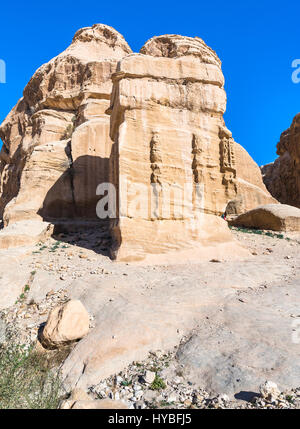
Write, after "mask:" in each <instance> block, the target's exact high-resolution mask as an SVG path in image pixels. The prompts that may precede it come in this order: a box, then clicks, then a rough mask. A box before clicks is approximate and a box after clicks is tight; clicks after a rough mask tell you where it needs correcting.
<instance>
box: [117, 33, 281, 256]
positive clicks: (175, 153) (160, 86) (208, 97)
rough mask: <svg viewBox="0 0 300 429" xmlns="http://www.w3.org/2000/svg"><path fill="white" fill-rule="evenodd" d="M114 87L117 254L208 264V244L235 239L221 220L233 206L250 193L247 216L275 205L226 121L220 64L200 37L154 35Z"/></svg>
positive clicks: (122, 65) (126, 62)
mask: <svg viewBox="0 0 300 429" xmlns="http://www.w3.org/2000/svg"><path fill="white" fill-rule="evenodd" d="M113 82H114V87H113V93H112V103H111V138H112V140H113V141H114V145H113V149H112V156H111V167H110V169H109V170H110V172H111V173H112V178H111V182H112V183H114V184H115V185H116V187H117V189H118V199H117V200H118V201H119V206H118V208H117V211H118V212H117V221H116V222H113V223H112V224H111V231H112V236H113V238H114V240H115V247H114V249H113V256H114V257H115V258H117V259H119V260H127V261H129V260H138V259H144V258H146V259H148V260H150V259H151V260H152V261H153V260H154V255H159V254H165V253H169V254H170V253H172V252H175V251H178V250H182V251H187V252H188V251H189V250H191V249H193V250H192V252H190V254H189V255H188V254H186V255H185V256H184V255H181V257H184V258H188V259H190V258H191V257H194V258H199V257H200V253H199V252H200V248H201V247H203V246H205V245H207V243H208V242H209V243H211V244H212V245H215V246H218V245H219V243H221V242H223V243H224V242H227V243H228V242H230V241H231V236H230V234H228V230H227V227H226V224H225V223H224V222H223V221H222V220H221V219H219V216H220V215H221V214H222V213H224V211H225V209H226V206H227V204H228V202H229V201H231V200H234V199H236V198H238V197H239V196H241V199H242V205H241V208H240V209H241V211H243V210H247V209H249V208H253V207H255V206H257V204H263V203H270V202H274V203H275V202H276V201H275V200H274V199H273V198H272V197H271V196H270V195H269V193H268V192H267V190H266V188H265V186H264V184H263V182H262V178H261V173H260V170H259V168H258V166H257V165H256V164H255V163H254V161H253V160H252V159H251V158H250V156H249V155H248V154H247V152H246V151H245V150H244V149H243V148H242V147H240V146H239V145H238V144H237V143H235V142H234V140H233V138H232V134H231V132H230V131H229V130H227V128H226V127H225V125H224V120H223V114H224V112H225V109H226V93H225V91H224V77H223V74H222V71H221V62H220V60H219V59H218V57H217V55H216V53H215V52H214V51H212V50H211V49H210V48H209V47H207V46H206V45H205V43H204V42H203V41H202V40H201V39H199V38H195V39H193V38H189V37H182V36H176V35H166V36H159V37H154V38H153V39H151V40H150V41H148V42H147V43H146V44H145V46H144V47H143V48H142V49H141V54H131V55H128V56H127V57H125V58H123V59H122V60H121V61H120V62H119V66H118V72H117V73H115V74H114V75H113ZM235 251H236V250H235ZM152 256H153V258H152ZM157 260H159V258H158V259H157Z"/></svg>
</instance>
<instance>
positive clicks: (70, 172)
mask: <svg viewBox="0 0 300 429" xmlns="http://www.w3.org/2000/svg"><path fill="white" fill-rule="evenodd" d="M66 155H67V157H68V161H69V168H68V175H69V178H70V187H71V195H72V202H73V206H74V215H76V200H75V187H74V166H73V165H74V163H73V156H72V140H69V141H68V143H67V146H66Z"/></svg>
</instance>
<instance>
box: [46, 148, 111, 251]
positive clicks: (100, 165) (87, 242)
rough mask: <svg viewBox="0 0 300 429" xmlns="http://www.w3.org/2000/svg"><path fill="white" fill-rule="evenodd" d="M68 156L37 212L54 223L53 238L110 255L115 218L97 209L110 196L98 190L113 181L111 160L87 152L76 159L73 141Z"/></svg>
mask: <svg viewBox="0 0 300 429" xmlns="http://www.w3.org/2000/svg"><path fill="white" fill-rule="evenodd" d="M66 155H67V157H68V159H69V166H67V167H68V168H67V169H66V171H65V172H64V173H63V174H62V175H61V177H60V178H59V179H58V180H57V181H56V183H55V184H54V185H53V186H52V187H51V188H50V189H49V191H48V192H47V195H46V197H45V199H44V202H43V206H42V208H41V209H40V211H39V213H38V214H39V215H40V216H41V217H42V218H43V220H44V221H47V222H51V223H52V224H53V225H54V232H53V238H55V239H57V240H59V241H62V242H64V243H67V244H72V245H76V246H78V247H82V248H86V249H90V250H93V251H95V252H96V253H99V254H103V255H105V256H111V248H112V239H111V234H110V224H111V221H112V220H111V219H108V218H107V219H99V217H98V216H97V212H96V208H97V204H98V203H99V201H100V200H101V199H102V198H103V197H104V196H106V195H107V194H106V193H105V194H104V195H97V194H96V190H97V187H98V185H100V184H102V183H109V182H110V172H109V169H110V166H111V160H110V158H101V157H98V156H90V155H84V156H81V157H79V158H77V159H76V160H75V161H74V162H73V159H72V153H71V147H70V144H69V145H68V146H67V147H66ZM105 208H106V207H105ZM114 221H116V219H115V220H114Z"/></svg>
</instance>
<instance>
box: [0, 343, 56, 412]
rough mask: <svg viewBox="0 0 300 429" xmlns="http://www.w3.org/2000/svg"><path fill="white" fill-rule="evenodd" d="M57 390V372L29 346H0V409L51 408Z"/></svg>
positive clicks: (52, 407) (54, 405)
mask: <svg viewBox="0 0 300 429" xmlns="http://www.w3.org/2000/svg"><path fill="white" fill-rule="evenodd" d="M60 389H61V380H60V377H59V375H58V373H55V371H53V370H51V369H50V368H49V367H48V366H47V361H46V360H45V359H44V358H43V357H42V356H41V355H39V354H37V353H36V352H35V351H34V350H33V348H32V347H31V348H29V349H27V348H26V347H25V346H22V345H17V344H14V343H10V344H7V345H2V346H1V347H0V409H18V408H20V409H21V408H22V409H23V408H25V409H26V408H27V409H55V408H58V404H59V399H60V398H59V396H60Z"/></svg>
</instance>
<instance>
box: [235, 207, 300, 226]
mask: <svg viewBox="0 0 300 429" xmlns="http://www.w3.org/2000/svg"><path fill="white" fill-rule="evenodd" d="M231 224H232V225H235V226H244V227H247V228H257V229H271V230H273V231H300V209H298V208H296V207H292V206H288V205H285V204H267V205H265V206H260V207H257V208H256V209H253V210H250V211H248V212H246V213H243V214H242V215H240V216H238V217H237V218H236V219H234V220H233V221H231Z"/></svg>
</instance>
